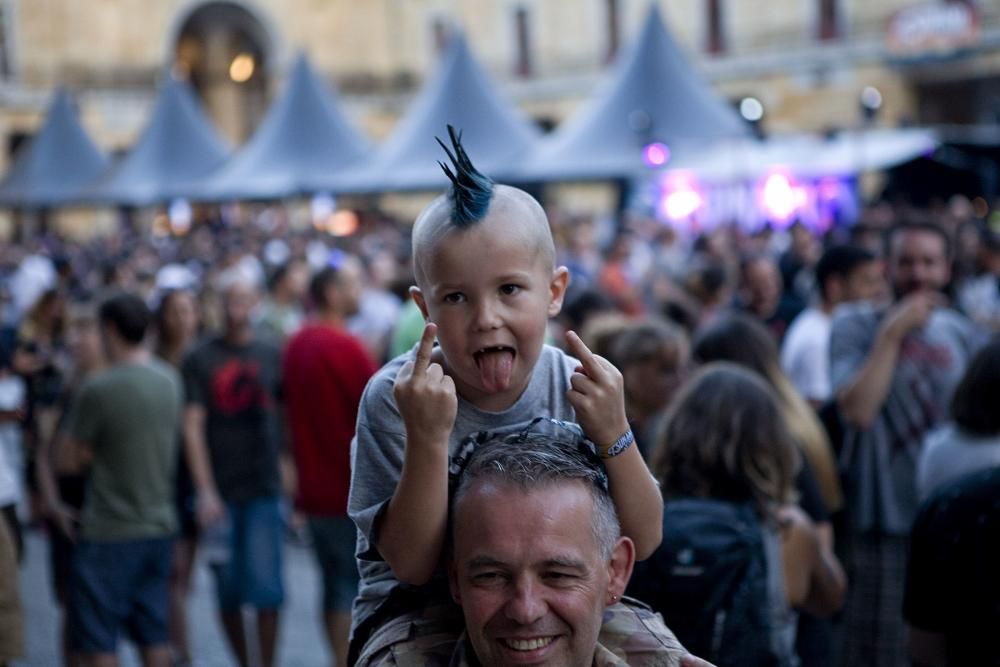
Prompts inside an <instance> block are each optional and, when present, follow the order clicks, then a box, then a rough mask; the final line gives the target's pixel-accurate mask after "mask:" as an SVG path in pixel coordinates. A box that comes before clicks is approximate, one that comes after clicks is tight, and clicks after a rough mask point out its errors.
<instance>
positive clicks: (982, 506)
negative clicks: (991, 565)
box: [913, 466, 1000, 539]
mask: <svg viewBox="0 0 1000 667" xmlns="http://www.w3.org/2000/svg"><path fill="white" fill-rule="evenodd" d="M998 494H1000V467H996V466H995V467H992V468H989V469H987V470H982V471H979V472H974V473H970V474H968V475H966V476H964V477H962V478H960V479H959V480H957V481H954V482H951V483H948V484H945V485H944V486H943V487H942V488H940V489H938V490H937V491H935V492H934V493H933V494H931V496H930V498H928V499H927V501H926V502H925V503H924V504H923V506H922V507H921V509H920V512H919V514H918V516H917V520H916V522H915V523H914V528H913V531H914V535H915V536H917V535H918V536H921V537H924V538H927V537H936V538H941V539H944V538H945V537H947V536H949V535H955V534H961V533H962V531H963V530H972V531H987V530H988V531H992V530H994V529H996V528H1000V513H998V512H996V511H994V510H995V506H996V498H997V497H998ZM990 522H992V527H990V526H989V525H988V524H989V523H990ZM966 534H968V533H966Z"/></svg>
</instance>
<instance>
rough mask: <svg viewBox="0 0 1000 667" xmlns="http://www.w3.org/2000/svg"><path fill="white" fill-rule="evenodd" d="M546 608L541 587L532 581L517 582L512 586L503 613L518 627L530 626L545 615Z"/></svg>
mask: <svg viewBox="0 0 1000 667" xmlns="http://www.w3.org/2000/svg"><path fill="white" fill-rule="evenodd" d="M546 609H547V606H546V604H545V599H544V596H543V595H542V587H540V586H539V585H538V584H537V583H536V582H532V581H518V582H516V583H515V584H514V589H513V591H512V592H511V597H510V599H508V600H507V604H506V607H505V609H504V612H505V614H506V616H507V618H508V619H509V620H511V621H514V622H515V623H517V624H519V625H530V624H532V623H534V622H535V621H538V620H539V619H541V618H542V617H543V616H544V615H545V611H546Z"/></svg>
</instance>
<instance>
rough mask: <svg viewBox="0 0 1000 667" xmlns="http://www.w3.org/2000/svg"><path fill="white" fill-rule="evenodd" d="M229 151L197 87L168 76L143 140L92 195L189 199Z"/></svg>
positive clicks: (133, 202) (123, 200)
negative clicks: (208, 114)
mask: <svg viewBox="0 0 1000 667" xmlns="http://www.w3.org/2000/svg"><path fill="white" fill-rule="evenodd" d="M228 154H229V149H228V147H227V146H226V145H225V143H223V141H222V139H220V138H219V135H218V134H216V132H215V129H214V128H213V127H212V124H211V121H210V120H209V119H208V117H207V116H206V115H205V112H204V111H203V110H202V108H201V105H200V104H199V103H198V101H197V100H196V99H195V96H194V93H193V92H192V91H191V88H190V87H188V85H187V84H186V83H184V82H182V81H178V80H177V79H174V78H173V77H172V76H170V75H167V76H166V77H165V79H164V82H163V83H162V84H161V86H160V92H159V95H158V96H157V99H156V104H155V106H154V107H153V116H152V118H151V119H150V121H149V125H147V126H146V129H145V130H144V131H143V133H142V136H141V137H139V141H138V142H137V143H136V144H135V146H133V147H132V148H131V150H129V152H128V154H126V155H125V157H123V158H122V159H121V160H120V161H119V162H118V163H116V164H115V165H114V166H113V167H112V168H111V169H110V170H109V172H108V173H107V174H106V175H105V176H104V177H103V178H102V179H101V180H100V181H99V182H98V183H96V184H95V185H94V187H93V188H92V189H91V191H90V193H89V195H90V197H91V199H92V200H93V201H98V202H101V203H107V204H122V205H127V206H146V205H149V204H156V203H161V202H165V201H168V200H170V199H173V198H176V197H186V196H189V195H190V194H191V193H192V192H193V191H195V190H196V189H197V187H198V184H199V183H200V182H202V181H203V180H204V178H205V177H206V176H207V175H208V174H210V173H212V172H213V171H215V170H216V169H218V168H219V167H220V166H221V165H222V163H223V162H224V161H225V160H226V157H227V156H228Z"/></svg>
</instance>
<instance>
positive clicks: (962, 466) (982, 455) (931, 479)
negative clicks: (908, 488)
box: [917, 406, 1000, 502]
mask: <svg viewBox="0 0 1000 667" xmlns="http://www.w3.org/2000/svg"><path fill="white" fill-rule="evenodd" d="M998 407H1000V406H998ZM994 466H1000V435H974V434H972V433H969V432H968V431H965V430H963V429H962V428H961V427H959V426H958V425H957V424H955V423H954V422H948V423H947V424H945V425H944V426H941V427H940V428H937V429H935V430H933V431H931V432H930V433H928V434H927V438H926V439H925V440H924V450H923V451H922V452H921V453H920V464H919V466H918V468H917V490H918V491H919V492H920V500H921V502H922V501H924V500H925V499H926V498H927V497H928V496H930V495H931V494H932V493H934V491H935V489H937V488H939V487H941V486H944V485H945V484H948V483H950V482H954V481H955V480H957V479H959V478H960V477H963V476H965V475H968V474H971V473H974V472H976V471H977V470H985V469H986V468H992V467H994Z"/></svg>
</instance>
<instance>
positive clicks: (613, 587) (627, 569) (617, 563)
mask: <svg viewBox="0 0 1000 667" xmlns="http://www.w3.org/2000/svg"><path fill="white" fill-rule="evenodd" d="M634 566H635V545H634V544H633V543H632V540H630V539H629V538H627V537H619V538H618V542H616V543H615V548H614V550H612V552H611V558H610V559H609V560H608V598H607V604H609V605H610V604H614V603H615V602H616V601H617V600H619V599H620V598H621V596H622V595H623V594H624V593H625V587H626V586H627V585H628V580H629V579H630V578H631V577H632V568H633V567H634Z"/></svg>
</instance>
